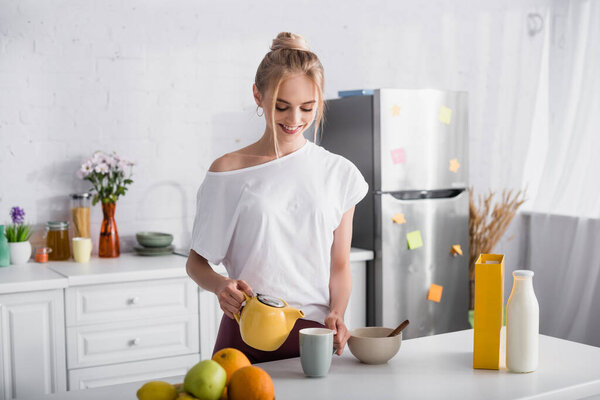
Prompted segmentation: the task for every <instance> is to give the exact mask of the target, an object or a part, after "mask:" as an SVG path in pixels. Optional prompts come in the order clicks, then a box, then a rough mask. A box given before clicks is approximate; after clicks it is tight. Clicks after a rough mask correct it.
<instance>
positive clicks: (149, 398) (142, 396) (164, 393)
mask: <svg viewBox="0 0 600 400" xmlns="http://www.w3.org/2000/svg"><path fill="white" fill-rule="evenodd" d="M136 394H137V398H138V399H139V400H175V399H176V398H177V389H175V387H174V386H173V385H171V384H170V383H169V382H163V381H152V382H146V383H144V385H143V386H142V387H141V388H139V389H138V391H137V393H136Z"/></svg>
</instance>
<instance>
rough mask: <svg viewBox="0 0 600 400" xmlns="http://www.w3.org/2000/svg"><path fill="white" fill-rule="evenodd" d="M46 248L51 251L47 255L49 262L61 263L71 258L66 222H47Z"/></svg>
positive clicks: (67, 224)
mask: <svg viewBox="0 0 600 400" xmlns="http://www.w3.org/2000/svg"><path fill="white" fill-rule="evenodd" d="M46 246H47V247H49V248H51V249H52V251H51V252H50V254H48V259H49V260H51V261H63V260H68V259H69V258H70V257H71V249H70V248H69V223H68V222H67V221H48V224H47V225H46Z"/></svg>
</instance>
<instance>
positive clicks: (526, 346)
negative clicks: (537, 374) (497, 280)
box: [506, 270, 540, 372]
mask: <svg viewBox="0 0 600 400" xmlns="http://www.w3.org/2000/svg"><path fill="white" fill-rule="evenodd" d="M513 277H514V281H513V288H512V292H510V297H509V298H508V303H507V304H506V367H507V368H508V369H509V370H511V371H513V372H533V371H535V370H536V369H537V367H538V361H539V326H540V307H539V305H538V302H537V299H536V297H535V293H534V292H533V271H527V270H517V271H514V272H513Z"/></svg>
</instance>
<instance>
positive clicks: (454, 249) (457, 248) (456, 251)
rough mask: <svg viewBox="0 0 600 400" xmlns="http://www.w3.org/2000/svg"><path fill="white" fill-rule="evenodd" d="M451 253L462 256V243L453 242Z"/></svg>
mask: <svg viewBox="0 0 600 400" xmlns="http://www.w3.org/2000/svg"><path fill="white" fill-rule="evenodd" d="M450 253H451V254H452V255H453V256H455V255H457V254H458V255H460V256H462V249H461V247H460V244H453V245H452V247H451V248H450Z"/></svg>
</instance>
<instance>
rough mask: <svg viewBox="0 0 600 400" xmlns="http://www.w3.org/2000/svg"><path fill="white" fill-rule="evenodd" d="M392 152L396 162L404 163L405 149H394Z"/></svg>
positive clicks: (393, 159) (393, 160)
mask: <svg viewBox="0 0 600 400" xmlns="http://www.w3.org/2000/svg"><path fill="white" fill-rule="evenodd" d="M391 153H392V162H393V163H394V164H404V149H394V150H392V152H391Z"/></svg>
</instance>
